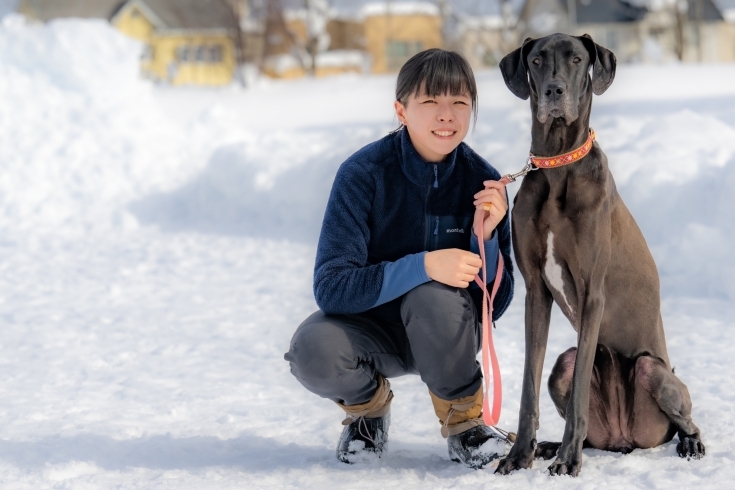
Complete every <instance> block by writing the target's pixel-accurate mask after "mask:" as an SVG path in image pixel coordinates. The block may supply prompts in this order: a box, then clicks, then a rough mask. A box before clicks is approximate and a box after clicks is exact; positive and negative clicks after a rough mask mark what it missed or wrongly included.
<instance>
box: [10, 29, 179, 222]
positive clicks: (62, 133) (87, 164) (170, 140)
mask: <svg viewBox="0 0 735 490" xmlns="http://www.w3.org/2000/svg"><path fill="white" fill-rule="evenodd" d="M140 50H141V45H140V44H139V43H138V42H136V41H133V40H131V39H129V38H127V37H125V36H123V35H122V34H120V33H119V32H117V31H116V30H115V29H113V28H112V27H110V26H109V25H108V24H107V23H106V22H103V21H80V20H63V21H56V22H51V23H49V24H47V25H42V24H27V23H26V21H25V20H24V19H23V18H22V17H20V16H18V15H9V16H6V17H5V18H3V19H2V20H0V100H1V101H2V111H0V161H2V162H3V175H2V179H0V208H2V209H3V211H4V212H3V213H2V215H0V228H7V227H14V228H17V227H20V228H27V229H33V228H37V227H39V226H41V227H49V226H50V227H64V228H65V229H66V230H69V231H70V230H87V229H90V228H100V227H102V228H109V227H111V226H114V225H115V223H120V222H121V220H123V216H122V214H121V209H122V205H123V204H124V202H125V201H126V200H128V199H130V197H131V195H136V193H139V192H142V193H145V192H148V191H149V190H150V189H152V188H153V189H155V188H157V187H159V186H161V185H162V183H163V182H164V181H165V182H169V183H170V182H171V175H170V174H171V171H172V170H173V169H174V168H175V167H178V168H179V169H181V168H182V165H183V167H186V162H187V161H188V159H187V158H185V157H184V156H183V155H181V154H179V153H177V151H176V149H177V145H179V144H180V142H181V140H180V137H179V136H178V135H177V134H176V133H175V132H172V130H174V127H173V125H172V124H171V123H170V122H168V121H165V115H164V114H163V113H162V112H161V111H160V109H159V108H158V107H157V106H156V104H155V103H154V101H153V99H152V97H151V96H152V86H151V85H150V84H149V83H147V82H144V81H141V79H140V77H139V61H138V60H139V56H140ZM161 179H164V180H163V181H162V180H161Z"/></svg>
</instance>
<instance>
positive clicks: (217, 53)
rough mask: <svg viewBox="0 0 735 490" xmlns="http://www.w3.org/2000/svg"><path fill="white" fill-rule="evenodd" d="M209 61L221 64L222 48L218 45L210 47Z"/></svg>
mask: <svg viewBox="0 0 735 490" xmlns="http://www.w3.org/2000/svg"><path fill="white" fill-rule="evenodd" d="M210 59H211V60H212V63H221V62H222V46H220V45H219V44H217V45H215V46H212V55H211V58H210Z"/></svg>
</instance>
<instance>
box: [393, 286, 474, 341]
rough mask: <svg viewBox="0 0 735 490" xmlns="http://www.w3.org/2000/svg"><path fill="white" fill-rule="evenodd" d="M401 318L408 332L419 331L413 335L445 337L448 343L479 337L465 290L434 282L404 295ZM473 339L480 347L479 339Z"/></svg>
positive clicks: (472, 309)
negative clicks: (459, 339) (467, 337)
mask: <svg viewBox="0 0 735 490" xmlns="http://www.w3.org/2000/svg"><path fill="white" fill-rule="evenodd" d="M401 318H402V320H403V324H404V325H405V326H406V327H407V328H408V329H410V330H416V329H417V330H421V332H414V333H419V334H420V335H423V334H428V335H431V336H432V337H437V336H445V337H446V340H447V341H452V340H456V339H457V337H458V336H465V335H467V334H469V336H470V337H473V336H477V335H478V334H479V329H478V328H477V314H476V311H475V304H474V302H473V301H472V297H471V296H470V294H469V292H468V291H467V289H466V288H455V287H452V286H447V285H446V284H442V283H440V282H436V281H430V282H427V283H424V284H422V285H420V286H418V287H416V288H414V289H412V290H411V291H409V292H408V293H407V294H406V296H405V297H404V299H403V302H402V303H401ZM417 320H418V321H417ZM437 327H439V328H437ZM410 336H411V332H409V337H410ZM476 340H477V341H478V343H477V345H478V347H479V337H478V338H477V339H476Z"/></svg>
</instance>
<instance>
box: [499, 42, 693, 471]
mask: <svg viewBox="0 0 735 490" xmlns="http://www.w3.org/2000/svg"><path fill="white" fill-rule="evenodd" d="M615 67H616V60H615V55H614V54H613V53H612V52H611V51H609V50H607V49H605V48H603V47H602V46H599V45H598V44H596V43H595V42H594V41H593V40H592V38H591V37H590V36H588V35H586V34H585V35H584V36H579V37H576V36H568V35H564V34H554V35H551V36H548V37H544V38H541V39H530V38H529V39H526V40H525V41H524V43H523V45H522V46H521V47H520V48H518V49H516V50H515V51H513V52H512V53H510V54H509V55H507V56H506V57H505V58H503V60H502V61H501V62H500V68H501V71H502V73H503V78H504V80H505V83H506V85H507V86H508V88H509V89H510V91H511V92H513V94H515V95H516V96H518V97H520V98H521V99H528V98H529V97H530V98H531V110H532V113H533V117H532V119H533V124H532V130H531V153H532V154H534V155H538V156H555V155H560V154H564V153H566V152H569V151H572V150H574V149H576V148H579V147H582V146H583V144H584V143H585V141H586V140H587V138H588V134H589V118H590V110H591V108H592V94H593V93H594V94H595V95H601V94H602V93H603V92H605V90H607V88H608V87H609V86H610V84H611V83H612V81H613V78H614V77H615ZM590 71H591V72H592V76H590ZM512 217H513V250H514V251H515V256H516V260H517V263H518V269H519V270H520V271H521V274H522V275H523V279H524V280H525V283H526V311H525V315H526V317H525V332H526V358H525V366H524V373H523V388H522V395H521V408H520V415H519V423H518V435H517V439H516V441H515V444H514V445H513V448H512V449H511V451H510V453H509V454H508V456H507V457H505V458H504V459H502V460H501V461H500V463H499V465H498V468H497V472H498V473H502V474H508V473H510V472H511V471H513V470H516V469H519V468H530V467H531V465H532V464H533V460H534V457H544V458H545V459H550V458H552V457H553V456H554V455H556V461H554V462H553V463H552V465H551V466H550V468H549V471H550V473H551V474H552V475H564V474H567V475H572V476H576V475H578V474H579V471H580V469H581V467H582V448H583V446H584V447H594V448H598V449H604V450H609V451H618V452H630V451H632V450H633V449H635V448H650V447H654V446H657V445H660V444H663V443H664V442H668V441H670V440H671V439H672V438H673V436H674V434H675V433H677V434H678V436H679V444H678V445H677V451H678V453H679V455H680V456H681V457H686V458H700V457H701V456H703V455H704V452H705V449H704V445H703V444H702V441H701V439H700V433H699V429H698V428H697V426H696V425H694V423H693V422H692V417H691V400H690V397H689V392H688V390H687V388H686V386H685V385H684V383H682V382H681V381H680V380H679V379H678V378H677V377H676V376H675V375H674V372H673V370H672V368H671V364H670V363H669V356H668V353H667V350H666V340H665V338H664V329H663V322H662V319H661V311H660V296H659V278H658V272H657V270H656V264H655V263H654V261H653V257H652V256H651V253H650V251H649V249H648V246H647V245H646V242H645V240H644V238H643V234H642V233H641V231H640V229H639V228H638V225H637V224H636V222H635V220H634V219H633V216H632V215H631V214H630V212H629V211H628V209H627V207H626V206H625V204H624V203H623V200H622V199H621V198H620V195H619V194H618V192H617V189H616V187H615V182H614V180H613V177H612V175H611V174H610V170H609V168H608V163H607V157H606V156H605V154H604V153H603V152H602V150H601V149H600V146H599V145H598V144H597V142H594V144H593V145H592V149H591V150H590V152H589V153H588V154H587V156H585V157H584V158H582V159H581V160H579V161H576V162H575V163H572V164H569V165H565V166H561V167H557V168H550V169H539V170H537V171H535V172H531V173H529V174H528V175H527V176H526V177H525V178H524V180H523V183H522V185H521V187H520V189H519V191H518V194H517V196H516V198H515V202H514V207H513V214H512ZM552 302H556V304H557V305H559V307H560V308H561V311H562V312H563V313H564V315H565V316H566V317H567V318H568V319H569V322H570V323H571V324H572V327H574V329H575V330H576V331H577V347H576V348H574V347H573V348H571V349H569V350H567V351H566V352H564V353H563V354H561V355H560V356H559V358H558V359H557V361H556V364H555V365H554V368H553V370H552V373H551V376H550V378H549V392H550V394H551V398H552V399H553V401H554V404H555V405H556V409H557V410H558V412H559V414H560V415H561V416H562V417H563V418H564V419H565V420H566V426H565V429H564V436H563V438H562V442H561V443H541V444H539V445H537V444H536V430H537V429H538V424H539V389H540V384H541V371H542V367H543V363H544V355H545V353H546V343H547V339H548V334H549V319H550V314H551V306H552Z"/></svg>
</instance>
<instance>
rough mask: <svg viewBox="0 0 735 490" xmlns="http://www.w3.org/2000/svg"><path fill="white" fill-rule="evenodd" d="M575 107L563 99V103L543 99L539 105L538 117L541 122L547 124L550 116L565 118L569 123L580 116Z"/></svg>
mask: <svg viewBox="0 0 735 490" xmlns="http://www.w3.org/2000/svg"><path fill="white" fill-rule="evenodd" d="M574 109H575V108H574V107H570V104H565V103H564V102H563V101H562V102H561V103H549V102H548V101H546V102H544V101H541V102H540V103H539V106H538V111H537V113H536V117H537V119H538V120H539V122H540V123H541V124H545V123H546V121H547V120H548V119H549V118H552V119H564V122H565V123H566V124H567V125H569V124H570V123H571V122H572V121H574V120H576V119H577V117H578V113H577V111H575V110H574Z"/></svg>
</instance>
